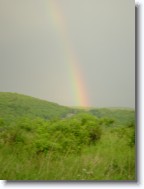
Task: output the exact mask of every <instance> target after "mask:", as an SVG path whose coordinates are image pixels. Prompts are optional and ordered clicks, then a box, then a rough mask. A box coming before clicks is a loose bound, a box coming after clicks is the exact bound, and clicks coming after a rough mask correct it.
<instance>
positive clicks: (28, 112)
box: [0, 92, 76, 121]
mask: <svg viewBox="0 0 144 189" xmlns="http://www.w3.org/2000/svg"><path fill="white" fill-rule="evenodd" d="M75 111H76V110H74V109H72V108H68V107H65V106H60V105H58V104H56V103H53V102H48V101H45V100H40V99H37V98H34V97H30V96H26V95H22V94H17V93H9V92H0V117H2V118H4V119H6V120H9V121H11V120H14V119H15V118H18V117H22V116H24V117H29V118H35V117H40V118H43V119H52V118H58V117H60V118H62V117H66V116H67V115H68V114H70V113H73V112H75Z"/></svg>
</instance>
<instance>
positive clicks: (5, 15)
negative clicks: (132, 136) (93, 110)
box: [0, 0, 135, 107]
mask: <svg viewBox="0 0 144 189" xmlns="http://www.w3.org/2000/svg"><path fill="white" fill-rule="evenodd" d="M52 1H55V5H56V6H57V7H58V9H56V8H55V7H54V8H51V2H50V1H49V0H12V1H11V0H0V91H6V92H7V91H9V92H17V93H22V94H26V95H30V96H34V97H38V98H41V99H46V100H48V101H52V102H56V103H58V104H61V105H67V106H79V105H80V104H77V102H76V100H75V97H74V92H73V90H74V89H73V88H72V81H71V79H70V78H69V76H68V75H69V73H70V70H69V69H70V66H69V59H70V55H66V53H71V52H70V51H73V53H74V54H75V56H76V58H77V64H78V65H77V66H78V67H79V69H80V72H81V75H82V80H83V82H84V86H85V92H86V95H87V98H88V101H89V105H90V106H95V107H134V104H135V2H134V0H101V1H100V0H52ZM55 5H54V6H55ZM56 11H59V12H58V13H57V16H60V15H62V18H60V20H59V21H60V23H56V22H58V20H57V21H55V23H54V19H53V18H52V15H55V14H56ZM61 20H63V23H61ZM65 35H67V37H65ZM66 39H67V40H68V42H67V46H64V43H65V40H66ZM65 48H69V50H68V51H66V50H65ZM66 56H68V57H69V58H67V59H66V58H65V57H66ZM83 92H84V91H83Z"/></svg>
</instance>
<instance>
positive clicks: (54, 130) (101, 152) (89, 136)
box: [0, 93, 136, 180]
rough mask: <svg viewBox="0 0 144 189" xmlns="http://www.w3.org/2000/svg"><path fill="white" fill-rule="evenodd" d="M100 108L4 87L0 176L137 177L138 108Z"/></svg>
mask: <svg viewBox="0 0 144 189" xmlns="http://www.w3.org/2000/svg"><path fill="white" fill-rule="evenodd" d="M14 96H15V98H14ZM8 99H9V100H8ZM10 99H11V100H10ZM14 99H15V100H14ZM10 101H11V102H13V103H12V104H13V105H12V106H9V104H10ZM45 103H46V104H45ZM13 107H15V108H13ZM23 107H29V109H27V111H26V110H25V108H24V109H23ZM37 109H39V110H37ZM18 110H19V111H18ZM30 110H31V111H30ZM56 110H57V111H56ZM95 111H96V110H94V111H92V110H90V111H84V110H83V111H82V110H81V111H79V110H75V109H70V108H66V107H61V106H59V105H57V104H54V103H49V102H46V101H41V100H37V99H35V98H32V97H27V96H23V95H18V94H10V93H2V94H1V93H0V154H1V155H0V179H2V180H135V179H136V175H135V122H134V111H132V110H118V109H117V110H115V111H116V113H112V111H113V112H114V110H112V111H111V110H109V111H108V109H107V110H106V109H102V110H101V115H97V116H96V115H95ZM106 111H107V112H108V113H106ZM18 112H19V113H18ZM44 112H45V113H46V112H47V117H46V114H44ZM102 112H103V113H104V112H105V113H104V116H102ZM118 112H120V114H119V113H118ZM122 112H123V113H122ZM125 113H127V115H126V116H125ZM55 114H56V116H54V115H55ZM92 114H93V115H92ZM112 114H114V116H112ZM132 115H133V116H132ZM48 118H49V119H48Z"/></svg>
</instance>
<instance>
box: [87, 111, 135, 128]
mask: <svg viewBox="0 0 144 189" xmlns="http://www.w3.org/2000/svg"><path fill="white" fill-rule="evenodd" d="M89 113H90V114H92V115H94V116H96V117H98V118H102V117H105V118H110V119H113V120H114V122H115V123H116V124H118V125H123V124H124V125H125V124H128V123H130V122H135V111H134V109H128V108H97V109H96V108H95V109H91V110H89Z"/></svg>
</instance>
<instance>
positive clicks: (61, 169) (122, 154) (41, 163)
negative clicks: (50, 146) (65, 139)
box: [0, 133, 135, 180]
mask: <svg viewBox="0 0 144 189" xmlns="http://www.w3.org/2000/svg"><path fill="white" fill-rule="evenodd" d="M1 154H3V155H2V156H1V157H0V170H1V172H0V178H1V179H6V180H135V148H134V147H129V146H128V145H127V144H126V141H123V139H120V138H118V136H117V135H115V134H113V135H111V133H108V134H107V133H105V134H104V135H103V136H102V138H101V140H100V141H99V142H98V143H97V144H96V145H92V146H89V147H86V148H84V149H83V151H82V152H81V153H79V154H71V153H67V154H63V155H59V154H58V153H53V152H50V153H48V154H43V153H42V154H39V155H31V156H30V154H28V153H26V152H25V151H24V149H19V148H12V149H10V148H9V147H7V148H6V147H4V148H3V149H2V151H1Z"/></svg>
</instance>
